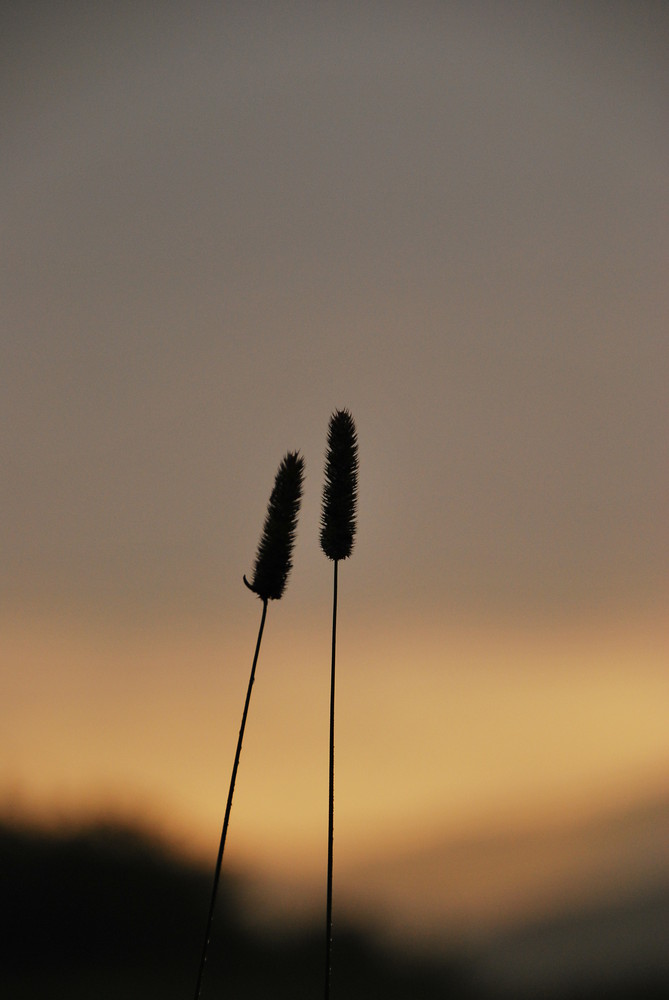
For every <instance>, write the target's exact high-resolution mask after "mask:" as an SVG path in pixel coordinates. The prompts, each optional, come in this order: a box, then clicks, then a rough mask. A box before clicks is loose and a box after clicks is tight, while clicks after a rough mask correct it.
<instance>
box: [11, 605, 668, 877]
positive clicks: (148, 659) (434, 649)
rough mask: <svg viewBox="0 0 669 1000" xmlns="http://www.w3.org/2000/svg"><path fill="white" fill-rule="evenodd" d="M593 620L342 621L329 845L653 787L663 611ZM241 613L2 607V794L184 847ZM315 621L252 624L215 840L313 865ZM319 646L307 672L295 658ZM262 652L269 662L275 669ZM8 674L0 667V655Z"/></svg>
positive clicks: (320, 760) (387, 841) (225, 724)
mask: <svg viewBox="0 0 669 1000" xmlns="http://www.w3.org/2000/svg"><path fill="white" fill-rule="evenodd" d="M599 625H600V629H599V631H598V632H595V631H593V630H592V629H588V628H586V627H581V628H571V629H567V630H564V629H562V630H560V629H551V628H549V627H545V628H543V629H535V630H534V631H533V630H531V629H525V630H521V629H519V628H517V627H514V628H498V629H489V630H488V631H487V632H486V631H485V629H484V627H483V626H481V627H480V628H472V627H464V628H463V627H462V626H461V627H460V628H458V627H457V626H456V625H449V624H443V625H441V624H438V623H435V622H433V623H432V624H430V623H425V622H420V621H415V622H413V623H412V624H406V625H404V626H402V627H398V626H396V625H394V624H391V625H387V624H385V623H384V622H382V621H379V620H378V619H377V620H375V621H374V623H373V627H365V626H364V624H363V623H362V621H352V622H349V627H348V628H342V631H341V635H340V642H339V668H338V690H337V734H336V735H337V739H336V745H337V770H336V775H337V786H336V787H337V797H336V808H337V843H338V852H339V857H340V859H341V860H342V861H343V862H347V861H351V862H353V861H355V860H356V859H358V860H360V859H361V858H362V857H364V856H365V855H366V854H369V853H373V852H374V851H376V850H378V849H379V847H388V846H390V845H392V844H393V843H395V844H406V843H411V842H412V841H414V840H416V839H419V840H420V839H424V838H425V837H426V836H429V835H430V831H431V832H432V834H434V835H436V834H438V833H439V832H440V831H451V832H457V831H463V830H464V831H466V830H469V831H471V832H475V831H476V830H477V829H478V828H482V827H484V826H485V827H487V828H490V826H491V825H492V826H498V827H500V828H503V827H508V826H511V827H513V826H514V825H515V826H517V827H518V828H523V827H524V826H531V825H532V823H534V822H537V821H539V820H541V818H542V817H543V818H545V817H546V816H550V815H552V816H554V817H556V816H558V815H560V816H562V817H563V818H569V816H573V815H574V814H578V813H579V812H585V813H587V811H588V810H589V809H593V808H597V807H598V806H603V805H606V804H607V803H609V802H615V801H616V800H617V799H623V800H624V799H625V798H629V797H630V795H631V793H632V790H638V791H639V792H640V793H641V794H643V791H644V783H645V784H646V785H647V787H648V789H649V791H652V790H653V786H654V785H655V787H662V782H663V780H664V778H665V777H666V770H665V769H666V765H667V762H669V735H668V734H667V728H666V705H667V701H668V700H667V695H668V693H669V692H668V690H667V689H668V686H669V680H668V678H667V672H666V650H665V648H664V636H663V628H662V621H661V618H660V617H659V616H658V617H657V618H656V619H654V620H651V621H649V620H648V619H644V620H643V621H638V622H629V623H627V624H624V623H622V622H620V621H618V622H615V623H611V625H610V626H609V628H608V630H604V629H602V628H601V623H599ZM252 628H253V626H252V624H250V625H249V634H248V635H247V636H242V635H241V632H242V631H243V630H242V628H241V626H240V627H239V628H238V629H236V630H235V631H234V632H233V633H232V635H231V633H230V631H229V630H228V632H227V634H226V635H225V638H224V637H223V634H222V630H221V628H220V626H213V625H207V624H206V623H200V624H199V625H198V626H197V627H185V626H184V627H182V628H181V629H172V630H171V631H170V630H169V629H167V630H165V629H157V630H156V631H155V632H154V631H145V632H143V633H140V632H136V633H134V634H133V633H119V634H117V635H114V633H113V630H111V629H110V628H106V629H104V628H101V627H99V626H98V627H97V628H91V627H88V628H87V627H86V626H85V625H83V624H81V625H76V624H75V623H69V624H67V623H65V622H60V623H59V622H56V621H52V622H48V621H42V622H41V623H40V622H36V621H34V620H30V619H28V618H26V619H24V620H18V619H16V620H14V621H5V622H4V624H3V628H2V636H3V638H2V650H1V656H2V661H3V663H5V664H7V665H11V666H12V671H11V675H10V678H9V680H8V681H6V684H5V689H6V694H5V705H6V706H9V708H10V711H7V710H6V719H5V721H4V732H5V741H6V744H7V745H8V746H9V747H10V755H9V756H8V767H7V769H6V771H5V775H4V778H3V785H4V788H3V792H4V797H5V802H6V804H7V807H8V808H12V807H13V808H15V809H17V810H18V811H28V812H33V813H36V814H38V815H42V816H47V817H48V816H51V817H57V816H59V815H60V816H62V817H63V818H65V819H66V818H67V817H68V816H70V815H79V816H84V817H85V816H87V815H95V814H99V813H103V812H111V813H119V814H121V815H122V814H126V815H134V816H135V817H136V818H137V819H140V820H142V821H145V822H146V821H148V822H149V823H151V824H153V825H157V826H159V827H160V828H162V829H163V830H164V831H165V832H166V833H167V834H168V835H170V836H171V837H176V838H177V839H178V840H179V842H180V843H181V845H182V846H183V847H185V848H186V849H188V850H189V851H191V852H193V853H195V854H196V855H198V856H199V857H201V858H203V859H208V858H209V856H210V855H211V853H212V850H213V849H214V847H215V843H216V839H217V836H218V830H219V827H220V822H221V817H222V808H223V806H224V802H225V795H226V793H227V784H228V780H229V769H230V767H231V762H232V756H233V753H234V745H235V742H236V737H237V732H238V727H239V718H240V714H241V708H242V704H243V697H244V693H245V690H246V682H247V676H246V671H247V668H248V663H249V662H250V661H249V656H250V653H249V650H250V648H251V641H252V636H251V631H252ZM323 654H324V645H323V642H322V641H321V640H320V638H318V639H317V637H316V632H315V630H314V629H311V630H309V629H307V630H306V631H303V632H302V633H301V635H300V636H298V637H296V636H295V635H292V634H290V631H289V629H288V628H286V627H284V626H283V625H282V623H281V621H280V620H279V618H278V616H277V619H276V621H275V622H273V628H272V629H268V632H267V638H266V641H265V644H264V648H263V651H262V654H261V660H260V664H259V669H258V675H257V680H256V686H255V688H254V693H253V700H252V703H251V712H250V716H249V723H248V728H247V734H246V740H245V745H244V750H243V754H242V764H241V767H240V773H239V776H238V784H237V790H236V798H235V807H234V810H233V823H232V826H231V833H230V840H229V851H230V854H231V856H232V857H233V858H236V859H237V860H239V862H240V863H242V864H244V865H245V866H249V865H251V866H252V865H254V864H261V865H262V866H263V867H265V868H268V869H271V870H275V871H277V872H278V871H281V870H282V869H288V870H290V869H294V870H297V869H298V868H300V867H301V868H305V866H306V869H312V868H313V869H317V868H318V866H319V864H320V861H321V854H322V839H323V816H324V811H325V777H324V776H325V775H326V767H327V764H326V752H327V748H326V720H327V670H328V664H327V662H326V660H324V656H323ZM319 659H320V660H321V661H322V667H321V669H320V671H316V670H315V669H314V664H315V663H316V662H318V660H319ZM279 667H280V669H279ZM5 676H7V671H5Z"/></svg>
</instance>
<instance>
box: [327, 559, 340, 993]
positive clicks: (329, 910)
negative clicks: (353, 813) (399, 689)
mask: <svg viewBox="0 0 669 1000" xmlns="http://www.w3.org/2000/svg"><path fill="white" fill-rule="evenodd" d="M338 566H339V560H337V559H335V560H334V586H333V598H332V661H331V666H330V780H329V802H328V873H327V903H326V908H325V924H326V927H325V1000H329V997H330V981H331V978H332V871H333V847H334V770H335V768H334V764H335V761H334V724H335V662H336V652H337V568H338Z"/></svg>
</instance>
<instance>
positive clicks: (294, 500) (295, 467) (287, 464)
mask: <svg viewBox="0 0 669 1000" xmlns="http://www.w3.org/2000/svg"><path fill="white" fill-rule="evenodd" d="M303 478H304V459H303V458H302V457H301V456H300V454H299V452H297V451H289V452H288V453H287V455H286V456H285V458H284V459H283V460H282V462H281V464H280V466H279V469H278V471H277V474H276V478H275V480H274V489H273V490H272V494H271V496H270V498H269V504H268V505H267V516H266V517H265V524H264V526H263V533H262V537H261V539H260V542H259V544H258V553H257V555H256V561H255V565H254V567H253V579H252V581H251V583H249V582H248V580H247V579H246V577H244V583H245V584H246V586H247V587H248V588H249V590H252V591H253V592H254V593H255V594H257V595H258V597H260V598H261V599H262V600H263V601H267V600H271V601H278V600H279V598H280V597H281V596H282V594H283V592H284V589H285V586H286V582H287V580H288V574H289V573H290V571H291V569H292V565H293V564H292V562H291V556H292V552H293V545H294V543H295V532H296V529H297V515H298V514H299V510H300V501H301V499H302V481H303Z"/></svg>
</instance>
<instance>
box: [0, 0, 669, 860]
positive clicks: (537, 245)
mask: <svg viewBox="0 0 669 1000" xmlns="http://www.w3.org/2000/svg"><path fill="white" fill-rule="evenodd" d="M1 17H2V31H1V32H0V38H1V41H0V46H1V48H2V60H1V62H0V77H1V79H2V87H1V88H0V95H1V96H0V102H1V103H0V120H1V121H2V157H1V158H0V231H1V232H2V243H1V250H0V253H1V255H2V267H1V270H0V282H1V287H0V324H1V326H0V329H1V339H0V378H1V380H2V393H1V395H0V409H1V415H2V420H1V423H0V427H1V431H0V435H1V437H0V456H1V460H2V468H3V485H2V516H1V518H0V533H1V541H2V548H1V551H2V560H1V562H0V587H1V596H2V601H1V605H0V658H1V660H0V662H1V676H2V697H1V698H0V733H1V743H0V803H2V805H3V808H4V810H5V811H12V810H14V811H17V810H18V811H19V812H24V813H27V814H29V815H33V816H41V817H43V816H54V815H55V816H57V817H60V818H67V817H69V816H82V815H89V814H95V813H99V812H100V811H106V810H112V811H116V812H121V813H123V814H124V815H131V816H133V817H137V818H140V819H143V820H145V821H146V822H149V823H151V824H154V825H157V826H159V827H161V828H163V829H165V830H167V831H168V832H169V833H170V834H171V835H173V836H176V837H178V838H179V839H180V842H181V843H183V844H185V845H187V846H188V847H189V849H190V850H193V851H196V852H197V853H198V854H199V856H200V857H204V858H207V859H208V858H210V857H211V860H212V862H213V859H214V857H215V852H216V847H217V844H218V834H219V830H220V823H221V819H222V810H223V806H224V803H225V794H226V792H227V785H228V780H229V774H230V768H231V765H232V757H233V754H234V747H235V743H236V739H237V732H238V728H239V719H240V714H241V709H242V704H243V698H244V694H245V690H246V684H247V679H248V672H249V669H250V664H251V656H252V653H253V645H254V642H255V636H256V630H257V626H258V622H259V616H260V609H261V606H260V603H259V602H258V601H257V599H255V598H254V597H253V595H251V594H250V593H249V592H248V591H247V590H246V589H245V588H244V586H243V584H242V574H244V573H248V572H249V571H250V570H251V568H252V564H253V559H254V556H255V550H256V545H257V542H258V538H259V535H260V530H261V528H262V522H263V518H264V515H265V509H266V504H267V500H268V497H269V493H270V490H271V487H272V483H273V478H274V474H275V471H276V468H277V466H278V464H279V461H280V459H281V458H282V456H283V455H284V454H285V452H286V451H287V450H292V449H299V450H300V451H301V453H302V454H303V455H304V457H305V461H306V482H305V495H304V502H303V507H302V513H301V518H300V524H299V534H298V540H297V545H296V550H295V557H294V569H293V572H292V575H291V578H290V580H289V584H288V588H287V591H286V594H285V596H284V598H283V599H282V600H281V601H280V602H274V603H272V604H271V605H270V608H269V614H268V620H267V628H266V633H265V640H264V644H263V648H262V652H261V658H260V663H259V668H258V675H257V682H256V687H255V689H254V694H253V701H252V704H251V712H250V718H249V725H248V729H247V735H246V742H245V745H244V751H243V755H242V762H241V767H240V772H239V778H238V786H237V794H236V799H235V807H234V810H233V818H232V825H231V830H230V840H229V850H230V855H231V858H232V860H234V861H236V862H237V863H239V864H244V865H246V866H249V867H252V866H253V865H256V864H257V865H263V866H265V867H266V868H267V869H271V870H273V871H276V872H285V871H289V872H293V871H294V872H298V871H300V872H301V873H303V872H304V870H305V869H307V868H308V869H309V870H314V871H315V870H317V869H318V866H319V865H322V864H324V851H325V835H326V829H327V799H326V796H327V713H328V696H329V651H330V632H329V629H330V614H331V585H332V566H331V564H330V563H328V561H327V560H326V559H325V557H324V556H323V554H322V553H321V551H320V548H319V542H318V522H319V515H320V500H321V490H322V476H323V458H324V452H325V441H326V432H327V424H328V419H329V416H330V414H331V412H332V411H333V410H334V409H335V408H338V407H347V408H349V409H350V410H351V412H352V414H353V416H354V419H355V421H356V425H357V429H358V436H359V448H360V501H359V522H358V535H357V539H356V545H355V549H354V552H353V555H352V557H351V559H350V560H348V561H346V562H345V563H343V564H342V566H341V568H340V614H339V630H340V631H339V644H338V688H337V800H336V801H337V806H336V852H337V855H336V856H337V859H338V860H339V861H340V863H341V864H342V865H345V864H347V863H348V864H351V865H353V864H354V863H357V862H358V861H359V860H360V859H361V858H363V857H365V856H368V855H371V854H374V852H376V851H377V850H378V849H379V848H380V847H382V848H383V849H384V850H385V849H388V850H390V849H391V847H392V845H394V844H396V845H403V847H405V848H406V847H407V845H414V846H415V847H416V849H419V848H420V844H421V843H423V842H424V840H425V839H426V838H429V837H432V836H437V835H441V834H442V833H447V832H449V831H450V832H451V833H453V835H455V834H457V835H463V834H464V833H467V832H469V833H472V834H475V833H476V832H477V831H480V830H482V829H490V828H491V827H492V828H497V827H500V828H502V827H508V826H509V825H511V826H514V825H515V826H518V827H523V826H527V825H529V826H531V825H532V823H533V822H536V821H538V820H539V818H542V821H543V820H545V818H546V817H560V818H562V819H564V818H565V817H574V816H576V815H583V816H584V815H586V814H588V812H590V811H593V810H595V809H596V808H599V807H600V806H601V807H602V808H604V807H608V806H610V805H612V804H613V805H619V806H621V807H624V806H625V805H626V804H628V803H629V804H630V805H631V804H633V803H635V802H636V801H637V800H638V799H639V798H643V797H644V796H645V797H650V798H651V799H652V798H653V797H654V796H657V797H658V798H660V797H662V796H663V795H666V794H667V793H668V792H669V726H668V725H667V707H668V705H669V671H668V670H667V653H668V649H667V614H666V607H667V605H666V600H667V591H668V589H669V588H668V587H667V572H666V568H667V558H668V556H669V544H668V534H667V519H666V511H667V492H668V491H667V446H666V442H667V427H668V418H669V412H668V407H667V399H668V397H667V384H668V376H669V339H668V337H667V315H668V308H667V307H668V306H669V291H668V289H669V283H668V282H667V263H668V259H669V255H668V253H667V251H668V249H669V225H668V223H669V217H668V213H667V205H668V199H667V192H668V187H667V177H668V173H667V165H668V161H667V153H668V151H669V150H668V145H669V143H668V140H667V136H668V132H667V127H666V125H667V103H668V102H667V95H668V89H667V84H668V82H669V81H668V76H669V73H668V67H669V61H668V60H667V58H666V55H667V43H668V41H669V16H668V13H667V8H666V6H665V5H663V4H661V3H653V2H635V3H631V2H629V3H625V2H620V3H611V4H599V3H593V4H579V3H569V2H567V3H560V4H541V3H538V4H535V3H529V2H528V3H523V2H521V3H493V2H468V3H464V2H463V3H458V2H455V3H448V2H445V3H436V2H435V3H428V2H426V3H422V2H420V0H419V2H413V3H411V4H409V3H392V2H389V3H383V4H381V3H362V4H352V3H345V2H343V3H333V4H325V3H262V2H261V3H254V4H245V3H233V2H231V3H205V2H198V0H195V2H190V3H188V4H186V3H183V2H176V0H175V2H168V3H163V4H159V3H153V2H147V3H143V2H139V3H125V2H121V3H117V4H94V3H83V2H70V3H68V2H65V3H62V4H57V5H51V6H48V5H14V6H13V8H12V9H11V10H10V9H9V8H5V9H4V10H3V13H2V15H1Z"/></svg>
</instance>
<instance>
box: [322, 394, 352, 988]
mask: <svg viewBox="0 0 669 1000" xmlns="http://www.w3.org/2000/svg"><path fill="white" fill-rule="evenodd" d="M357 502H358V440H357V434H356V429H355V424H354V422H353V417H352V416H351V414H350V413H349V411H348V410H337V411H335V413H333V414H332V416H331V417H330V425H329V428H328V451H327V457H326V461H325V486H324V488H323V507H322V514H321V548H322V549H323V552H324V553H325V555H326V556H327V557H328V559H331V560H332V562H333V564H334V570H333V588H332V591H333V594H332V652H331V660H330V742H329V762H328V763H329V769H328V861H327V899H326V913H325V1000H329V997H330V983H331V979H332V882H333V849H334V801H335V796H334V778H335V752H334V728H335V666H336V651H337V600H338V593H337V592H338V577H339V573H338V569H339V561H340V560H341V559H347V558H348V557H349V556H350V554H351V552H352V551H353V540H354V537H355V529H356V508H357Z"/></svg>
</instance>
